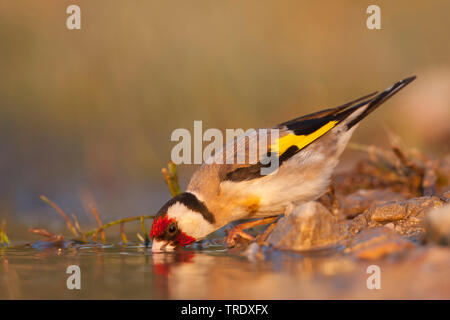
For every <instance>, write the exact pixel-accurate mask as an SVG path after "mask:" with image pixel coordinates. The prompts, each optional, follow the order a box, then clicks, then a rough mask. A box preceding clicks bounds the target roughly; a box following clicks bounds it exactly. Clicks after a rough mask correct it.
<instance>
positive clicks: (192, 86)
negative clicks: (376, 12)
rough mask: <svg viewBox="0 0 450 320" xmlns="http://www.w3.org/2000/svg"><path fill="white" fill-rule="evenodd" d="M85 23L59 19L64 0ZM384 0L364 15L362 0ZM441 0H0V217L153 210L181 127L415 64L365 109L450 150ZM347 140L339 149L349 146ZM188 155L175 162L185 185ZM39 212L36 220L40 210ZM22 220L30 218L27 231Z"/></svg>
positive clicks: (319, 103) (405, 133)
mask: <svg viewBox="0 0 450 320" xmlns="http://www.w3.org/2000/svg"><path fill="white" fill-rule="evenodd" d="M71 4H77V5H79V6H80V8H81V20H82V22H81V27H82V29H81V30H73V31H70V30H68V29H67V28H66V19H67V17H68V14H66V8H67V6H69V5H71ZM370 4H377V5H379V6H380V8H381V27H382V29H381V30H369V29H367V27H366V19H367V17H368V16H369V15H368V14H367V13H366V8H367V7H368V6H369V5H370ZM449 12H450V2H448V1H441V0H430V1H426V2H425V1H411V0H404V1H395V2H394V1H381V0H379V1H376V2H374V1H370V2H369V1H320V2H317V1H312V0H307V1H297V0H290V1H288V0H282V1H267V0H257V1H256V0H250V1H237V0H229V1H206V0H192V1H174V0H168V1H143V0H134V1H119V0H109V1H106V0H96V1H88V0H76V1H75V0H72V1H69V0H64V1H61V0H47V1H33V0H20V1H11V0H0V177H1V178H0V217H1V218H6V220H8V221H11V220H14V221H19V222H20V223H24V224H26V225H27V226H29V225H30V224H32V225H33V226H36V227H38V226H45V227H49V229H50V230H52V228H57V227H58V226H62V225H63V221H61V220H62V219H60V218H59V217H57V215H56V213H55V212H54V211H53V209H51V208H49V207H48V205H46V204H44V203H43V202H42V201H41V200H40V199H39V196H40V195H41V194H45V195H47V196H48V197H49V198H51V199H52V200H53V201H55V202H56V203H58V204H59V205H60V206H61V207H63V209H65V210H66V211H67V212H68V213H72V212H76V213H77V215H78V218H79V219H80V220H86V221H87V223H92V224H95V221H94V218H93V217H92V215H91V214H90V213H87V210H86V206H87V204H88V203H91V202H92V203H95V204H96V206H97V207H98V210H99V211H100V214H101V216H102V218H103V219H104V220H110V219H113V218H118V217H126V216H131V215H138V214H142V213H152V212H155V211H156V210H158V209H159V207H160V206H161V205H162V204H163V202H164V201H165V200H167V199H168V198H169V197H170V195H169V192H168V190H167V188H166V187H165V183H164V181H163V179H162V176H161V171H160V169H161V168H162V167H163V166H165V165H166V164H167V161H168V160H170V150H171V148H172V147H173V146H174V145H175V143H174V142H171V141H170V134H171V132H172V131H173V130H174V129H176V128H187V129H188V130H192V128H193V121H194V120H202V121H203V128H204V130H205V129H207V128H219V129H221V130H224V129H225V128H244V129H247V128H260V127H267V126H272V125H275V124H277V123H280V122H283V121H286V120H289V119H290V118H294V117H297V116H300V115H302V114H305V113H308V112H313V111H317V110H318V109H320V108H324V107H332V106H336V105H338V104H342V103H344V102H347V101H349V100H352V99H354V98H357V97H360V96H362V95H364V94H367V93H370V92H372V91H375V90H380V89H384V88H386V87H388V86H390V85H391V84H393V83H394V82H395V81H397V80H400V79H402V78H404V77H407V76H411V75H414V74H415V75H417V76H418V79H417V80H416V81H415V82H414V83H413V84H411V85H410V86H409V87H408V88H407V89H405V90H403V91H402V92H401V93H400V94H398V95H397V96H395V97H394V98H393V99H391V100H390V101H389V102H388V103H387V104H386V105H384V106H383V107H382V108H381V109H380V110H379V111H378V112H376V113H374V114H372V115H371V116H370V118H369V119H368V120H366V121H365V122H363V124H362V125H361V126H360V128H359V129H358V131H357V134H355V136H354V138H353V141H354V142H359V143H366V144H376V145H378V146H385V145H387V144H388V139H387V135H386V130H385V128H389V129H390V130H392V131H393V132H395V133H397V134H399V135H400V136H401V137H402V138H403V139H404V141H405V143H406V144H407V145H408V146H411V147H414V148H417V149H419V150H422V151H424V152H427V153H430V154H432V155H435V156H437V157H438V156H441V155H443V154H445V153H447V152H448V151H449V150H450V146H449V144H450V143H449V140H450V139H449V138H450V126H449V119H450V90H449V89H450V42H449V41H448V34H449V31H450V19H449ZM357 156H358V154H357V152H355V151H349V150H347V151H346V153H345V155H344V161H346V160H352V159H354V158H355V157H357ZM194 169H195V167H193V166H187V165H185V166H181V167H180V170H179V173H180V175H181V180H182V183H183V187H184V186H185V185H186V182H187V181H188V179H189V176H190V174H191V173H192V171H193V170H194ZM44 223H45V224H44ZM25 231H26V230H25Z"/></svg>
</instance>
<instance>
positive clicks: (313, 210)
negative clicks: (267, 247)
mask: <svg viewBox="0 0 450 320" xmlns="http://www.w3.org/2000/svg"><path fill="white" fill-rule="evenodd" d="M345 235H346V232H345V226H344V225H343V224H340V223H339V222H338V221H337V219H336V217H334V216H333V214H332V213H331V212H330V211H329V210H328V209H327V208H325V207H324V206H323V205H322V204H320V203H318V202H315V201H312V202H308V203H306V204H303V205H300V206H298V207H296V208H294V209H293V211H292V212H291V213H290V214H289V215H288V216H286V217H283V218H281V219H280V220H279V222H278V224H277V226H276V227H275V229H274V230H273V231H272V232H271V234H270V235H269V236H268V238H267V242H268V243H269V244H271V245H273V246H274V247H276V248H278V249H283V250H296V251H303V250H311V249H319V248H325V247H330V246H335V245H337V244H338V243H339V242H340V241H341V240H342V239H343V238H344V237H345Z"/></svg>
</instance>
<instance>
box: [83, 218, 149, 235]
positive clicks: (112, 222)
mask: <svg viewBox="0 0 450 320" xmlns="http://www.w3.org/2000/svg"><path fill="white" fill-rule="evenodd" d="M141 217H143V219H153V218H154V217H155V216H154V215H143V216H137V217H129V218H124V219H119V220H115V221H111V222H109V223H107V224H104V225H103V226H101V227H99V228H97V229H94V230H90V231H87V232H85V233H84V234H83V236H84V237H86V238H87V237H90V236H92V235H94V234H95V233H97V234H98V233H99V232H101V231H103V230H105V229H107V228H110V227H112V226H116V225H118V224H123V223H126V222H130V221H140V220H141Z"/></svg>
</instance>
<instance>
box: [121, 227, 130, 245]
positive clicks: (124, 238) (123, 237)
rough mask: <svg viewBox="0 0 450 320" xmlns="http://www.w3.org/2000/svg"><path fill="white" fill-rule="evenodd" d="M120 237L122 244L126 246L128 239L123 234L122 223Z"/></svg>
mask: <svg viewBox="0 0 450 320" xmlns="http://www.w3.org/2000/svg"><path fill="white" fill-rule="evenodd" d="M120 237H121V238H122V242H123V244H127V243H128V239H127V236H126V234H125V227H124V224H123V223H121V224H120Z"/></svg>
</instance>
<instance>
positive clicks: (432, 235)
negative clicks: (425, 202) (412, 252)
mask: <svg viewBox="0 0 450 320" xmlns="http://www.w3.org/2000/svg"><path fill="white" fill-rule="evenodd" d="M424 225H425V230H426V231H425V237H426V240H427V241H428V242H434V243H438V244H443V245H447V246H448V245H450V204H448V205H446V206H444V207H441V208H437V209H433V210H431V211H429V212H427V214H426V215H425V220H424Z"/></svg>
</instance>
